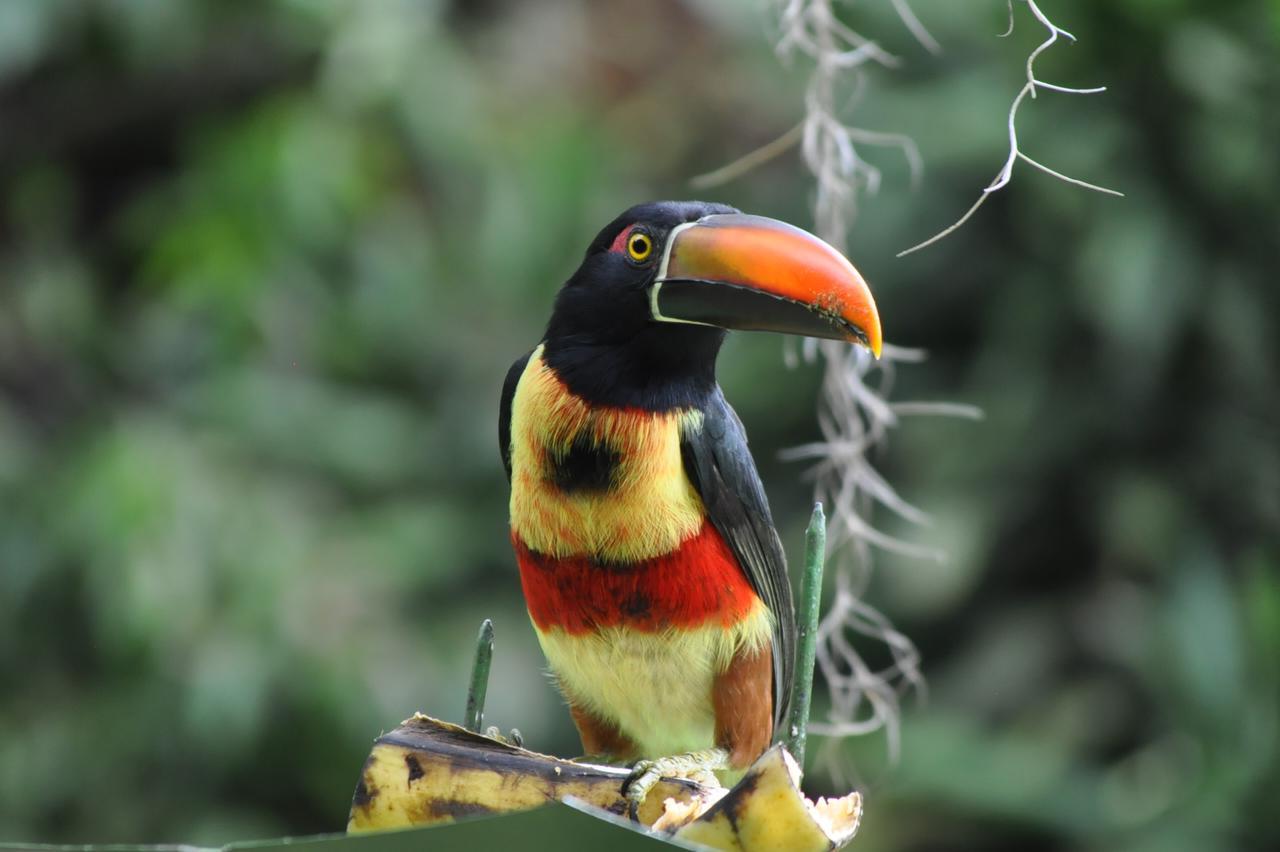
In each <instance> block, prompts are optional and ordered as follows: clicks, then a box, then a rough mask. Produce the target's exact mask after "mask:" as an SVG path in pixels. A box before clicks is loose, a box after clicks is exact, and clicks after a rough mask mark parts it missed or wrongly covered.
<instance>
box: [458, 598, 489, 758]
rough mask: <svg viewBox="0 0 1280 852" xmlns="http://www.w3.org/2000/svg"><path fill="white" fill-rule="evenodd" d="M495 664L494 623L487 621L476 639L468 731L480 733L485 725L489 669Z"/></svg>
mask: <svg viewBox="0 0 1280 852" xmlns="http://www.w3.org/2000/svg"><path fill="white" fill-rule="evenodd" d="M492 663H493V622H492V621H491V620H489V619H487V618H486V619H485V620H484V621H483V622H481V624H480V635H479V636H477V637H476V659H475V662H474V663H472V664H471V688H470V689H468V690H467V715H466V717H465V718H464V719H463V724H464V725H465V726H466V728H467V730H469V731H475V732H476V733H479V732H480V726H481V725H482V724H483V723H484V699H485V695H486V693H488V691H489V667H490V665H492Z"/></svg>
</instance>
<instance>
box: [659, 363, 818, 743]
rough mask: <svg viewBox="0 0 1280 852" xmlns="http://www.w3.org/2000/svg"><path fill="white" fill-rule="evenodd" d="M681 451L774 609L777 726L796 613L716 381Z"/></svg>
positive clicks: (786, 690)
mask: <svg viewBox="0 0 1280 852" xmlns="http://www.w3.org/2000/svg"><path fill="white" fill-rule="evenodd" d="M680 452H681V455H682V456H683V458H684V470H685V474H686V475H687V476H688V477H689V480H690V481H691V482H692V483H693V487H694V488H696V489H697V491H698V494H700V495H701V496H702V503H703V505H704V506H705V507H706V510H707V515H708V516H709V517H710V518H711V523H712V524H713V525H715V528H716V531H717V532H719V533H720V535H721V536H722V537H723V538H724V540H725V542H726V543H727V544H728V545H729V549H730V550H732V551H733V555H734V556H736V557H737V559H738V564H740V565H741V566H742V568H743V570H745V571H746V573H747V579H748V580H750V581H751V586H752V588H754V589H755V591H756V594H758V595H759V596H760V598H761V599H762V600H763V601H764V603H765V606H767V607H769V609H770V611H772V613H773V619H774V631H773V695H774V707H773V710H774V714H773V718H774V732H775V735H777V733H778V732H780V731H781V730H782V725H783V724H784V720H785V719H786V717H787V711H788V709H789V708H790V706H791V678H792V674H791V673H792V669H793V668H794V667H795V647H796V617H795V609H794V607H793V604H792V601H791V581H790V579H789V578H788V577H787V559H786V556H785V555H784V554H783V552H782V541H781V540H779V538H778V532H777V530H775V529H774V527H773V518H772V516H771V515H770V513H769V501H768V499H767V498H766V497H765V494H764V486H762V485H761V484H760V474H759V473H757V472H756V464H755V461H754V460H752V458H751V453H750V452H749V451H748V449H747V434H746V432H745V430H743V428H742V421H741V420H739V419H738V415H737V413H736V412H734V410H733V409H732V408H731V407H730V406H729V403H728V402H727V401H726V400H725V398H724V394H723V393H722V392H721V391H720V388H719V387H718V386H717V387H716V390H715V394H714V395H713V396H712V397H711V399H710V400H709V402H708V404H707V405H706V407H705V408H704V410H703V422H702V431H701V432H696V433H693V432H691V431H689V430H686V434H684V435H682V436H681V441H680Z"/></svg>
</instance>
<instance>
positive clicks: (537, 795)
mask: <svg viewBox="0 0 1280 852" xmlns="http://www.w3.org/2000/svg"><path fill="white" fill-rule="evenodd" d="M629 774H630V773H629V772H628V770H626V769H620V768H618V767H614V766H598V765H594V764H590V763H575V762H572V761H568V760H560V759H559V758H555V757H550V756H548V755H544V754H537V753H536V752H532V751H527V750H525V749H523V748H517V747H516V746H513V745H510V744H508V743H505V742H502V741H500V740H496V739H492V738H490V737H485V736H481V735H480V734H477V733H474V732H472V731H468V730H467V729H466V728H463V727H460V726H458V725H453V724H450V723H448V722H442V721H440V720H438V719H432V718H431V717H429V716H423V715H421V714H416V715H414V717H413V718H411V719H406V720H405V721H404V722H403V723H401V725H400V727H398V728H396V729H395V730H393V731H390V732H389V733H386V734H383V735H382V736H380V737H378V739H377V741H376V742H375V743H374V746H373V750H372V752H370V754H369V758H368V759H367V760H366V761H365V764H364V770H363V772H362V773H361V776H360V781H359V783H358V784H357V785H356V792H355V796H354V797H353V798H352V801H351V814H350V817H349V818H348V821H347V831H348V832H349V833H357V832H365V831H378V830H382V829H387V828H402V827H405V826H413V825H431V824H434V823H441V822H452V821H453V820H455V819H457V818H459V817H465V816H479V815H486V814H497V813H503V812H507V811H519V810H526V809H528V808H536V807H538V806H539V805H545V804H546V803H547V802H554V801H557V800H559V799H564V798H565V797H567V796H573V797H575V798H577V799H580V800H582V801H584V802H586V803H588V804H591V805H594V806H596V807H598V808H603V809H605V810H607V811H611V812H612V813H615V814H622V815H625V814H626V812H627V800H626V798H625V797H624V796H623V795H622V793H621V789H622V782H623V781H625V780H626V779H627V777H628V775H629ZM709 795H710V792H709V791H708V790H707V788H704V787H702V786H700V785H698V784H695V783H693V782H692V781H685V780H682V779H674V778H664V779H662V780H661V781H660V782H659V783H658V786H657V787H655V788H654V789H653V791H652V793H651V794H650V795H649V797H648V798H647V799H646V801H645V804H644V806H642V807H641V808H640V821H641V822H643V823H644V824H645V825H650V824H652V823H653V821H654V820H656V819H657V818H658V816H659V815H660V814H661V813H662V809H663V801H664V799H668V798H670V799H672V800H674V801H678V802H691V801H695V800H698V799H701V798H705V797H707V796H709Z"/></svg>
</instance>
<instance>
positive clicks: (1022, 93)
mask: <svg viewBox="0 0 1280 852" xmlns="http://www.w3.org/2000/svg"><path fill="white" fill-rule="evenodd" d="M1023 2H1024V3H1026V4H1027V8H1029V9H1030V10H1031V14H1032V15H1034V16H1035V18H1036V20H1037V21H1039V22H1040V23H1041V24H1042V25H1043V26H1044V28H1045V29H1046V30H1047V31H1048V33H1049V35H1048V37H1047V38H1045V40H1044V41H1042V42H1041V43H1040V44H1039V45H1037V46H1036V49H1035V50H1033V51H1031V55H1030V56H1028V57H1027V82H1026V83H1025V84H1023V86H1022V88H1021V89H1019V90H1018V94H1017V96H1016V97H1015V98H1014V99H1013V103H1012V104H1011V105H1010V107H1009V118H1008V127H1009V154H1008V156H1007V157H1006V158H1005V161H1004V165H1003V166H1001V167H1000V171H998V172H997V173H996V176H995V177H994V178H993V179H992V180H991V183H989V184H987V186H986V187H985V188H984V189H983V190H982V195H980V196H978V200H977V201H975V202H974V204H973V206H972V207H970V208H969V209H968V210H967V211H965V213H964V215H963V216H961V217H960V218H959V219H957V220H956V221H955V222H953V223H952V224H950V225H948V226H947V227H946V228H943V229H942V230H941V231H939V232H938V233H936V234H934V235H933V236H932V237H930V238H929V239H927V240H925V241H924V242H921V243H917V244H916V245H914V246H912V247H911V248H909V249H905V250H903V251H900V252H898V257H904V256H905V255H908V254H911V253H912V252H915V251H919V250H920V249H922V248H925V247H926V246H931V245H933V244H934V243H936V242H938V241H939V240H941V239H942V238H943V237H946V236H947V235H949V234H950V233H952V232H953V231H955V230H956V229H957V228H959V227H960V226H961V225H963V224H964V223H965V222H967V221H969V219H970V218H971V217H972V216H973V214H974V213H976V212H978V208H979V207H981V206H982V204H983V202H984V201H986V200H987V197H988V196H990V195H991V194H992V193H993V192H998V191H999V190H1001V189H1003V188H1004V187H1005V186H1006V185H1007V184H1008V183H1009V180H1010V179H1011V178H1012V177H1013V165H1014V163H1016V162H1017V161H1018V160H1019V159H1021V160H1023V161H1025V162H1026V163H1027V164H1028V165H1030V166H1034V167H1035V168H1037V169H1039V170H1041V171H1042V172H1045V173H1046V174H1049V175H1052V176H1053V177H1056V178H1058V179H1059V180H1063V181H1066V182H1067V183H1070V184H1074V185H1076V186H1079V187H1083V188H1085V189H1090V190H1093V191H1095V192H1102V193H1106V194H1107V195H1120V196H1122V195H1123V193H1120V192H1117V191H1115V190H1114V189H1107V188H1106V187H1102V186H1098V185H1096V184H1092V183H1088V182H1086V181H1082V180H1078V179H1076V178H1072V177H1068V176H1066V175H1064V174H1062V173H1061V172H1057V171H1054V170H1053V169H1051V168H1049V167H1048V166H1046V165H1044V164H1042V163H1039V162H1036V161H1035V160H1033V159H1031V158H1030V157H1028V156H1027V155H1026V154H1024V153H1022V150H1021V149H1020V148H1019V147H1018V131H1017V126H1016V124H1017V118H1018V108H1019V107H1020V106H1022V101H1023V100H1024V99H1025V98H1026V97H1027V96H1028V95H1030V96H1031V97H1032V98H1033V99H1034V98H1035V96H1036V90H1037V89H1045V90H1047V91H1052V92H1061V93H1064V94H1069V95H1092V94H1097V93H1099V92H1104V91H1106V87H1105V86H1096V87H1093V88H1087V89H1078V88H1071V87H1068V86H1059V85H1056V84H1054V83H1046V82H1044V81H1042V80H1040V79H1037V77H1036V71H1035V63H1036V59H1038V58H1039V57H1040V54H1042V53H1044V52H1045V51H1046V50H1048V49H1049V48H1050V47H1052V46H1053V45H1054V44H1055V43H1056V42H1057V41H1058V37H1059V36H1061V37H1063V38H1065V39H1068V40H1070V41H1075V40H1076V37H1075V36H1073V35H1072V34H1071V33H1069V32H1067V31H1066V30H1064V29H1062V28H1061V27H1059V26H1057V25H1056V24H1054V23H1053V22H1052V21H1050V20H1049V18H1048V17H1047V16H1046V15H1045V14H1044V12H1042V11H1041V10H1040V7H1039V6H1037V5H1036V2H1035V0H1023ZM1011 32H1013V0H1009V30H1008V32H1006V33H1004V35H1008V34H1009V33H1011Z"/></svg>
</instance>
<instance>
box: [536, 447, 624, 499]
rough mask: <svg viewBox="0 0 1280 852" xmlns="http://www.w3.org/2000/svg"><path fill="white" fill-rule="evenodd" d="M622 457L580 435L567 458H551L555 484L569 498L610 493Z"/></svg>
mask: <svg viewBox="0 0 1280 852" xmlns="http://www.w3.org/2000/svg"><path fill="white" fill-rule="evenodd" d="M620 460H621V457H620V456H619V454H618V451H617V450H615V449H613V448H612V447H608V446H604V445H602V444H597V443H594V442H593V441H591V440H590V438H588V437H587V436H586V435H582V434H580V435H578V436H577V437H576V438H574V439H573V443H572V444H570V445H569V451H568V452H567V453H564V454H563V455H555V454H553V455H552V456H551V470H550V472H549V474H550V476H549V478H550V480H551V482H552V483H553V484H554V485H555V486H556V488H558V489H560V490H561V491H563V492H564V493H566V494H574V493H581V492H590V491H608V490H609V489H610V488H612V487H613V475H614V472H615V471H616V470H617V469H618V463H619V461H620Z"/></svg>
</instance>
